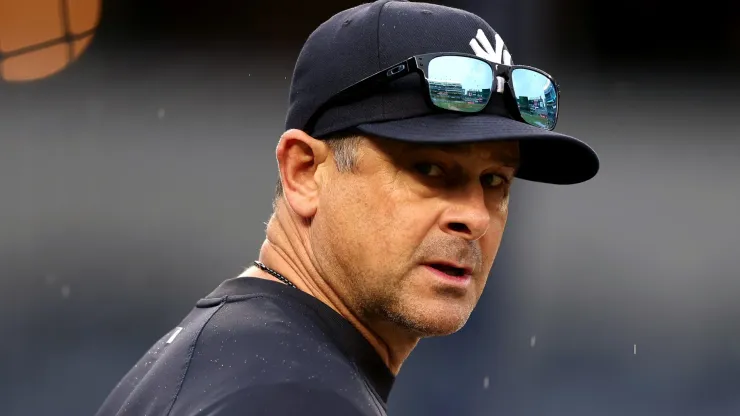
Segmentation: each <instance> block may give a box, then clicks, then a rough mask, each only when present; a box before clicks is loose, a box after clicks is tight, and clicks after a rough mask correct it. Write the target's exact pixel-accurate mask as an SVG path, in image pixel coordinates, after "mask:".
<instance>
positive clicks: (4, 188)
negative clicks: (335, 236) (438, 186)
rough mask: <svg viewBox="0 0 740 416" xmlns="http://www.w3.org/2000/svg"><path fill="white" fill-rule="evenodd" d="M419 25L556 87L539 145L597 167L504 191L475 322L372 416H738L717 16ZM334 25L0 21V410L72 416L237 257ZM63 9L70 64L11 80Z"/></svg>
mask: <svg viewBox="0 0 740 416" xmlns="http://www.w3.org/2000/svg"><path fill="white" fill-rule="evenodd" d="M26 1H27V3H25V2H26ZM64 3H65V2H64V1H62V2H61V4H64ZM83 3H84V4H83ZM440 3H441V4H446V5H450V6H456V7H461V8H465V9H468V10H470V11H472V12H475V13H477V14H479V15H481V16H482V17H484V18H485V19H486V20H488V21H489V23H490V24H491V25H492V26H493V27H494V29H496V30H497V31H498V32H499V33H500V34H501V35H502V37H503V38H504V40H505V41H506V42H507V45H508V47H509V49H510V50H511V52H512V55H513V58H514V61H515V62H516V63H524V64H529V65H534V66H538V67H541V68H543V69H545V70H546V71H548V72H550V73H551V74H553V75H554V76H555V77H556V79H558V81H559V82H560V84H561V85H562V89H563V95H562V106H561V122H560V124H559V126H558V131H561V132H565V133H570V134H573V135H575V136H576V137H579V138H582V139H585V140H587V141H589V142H590V143H592V144H593V146H594V147H595V148H596V150H597V151H598V152H599V153H600V156H601V158H602V164H603V167H602V171H601V173H600V175H599V176H598V177H597V178H596V179H594V180H593V181H591V182H588V183H585V184H582V185H577V186H572V187H558V186H549V185H538V184H532V183H525V182H519V183H517V184H516V187H515V191H514V199H513V202H512V204H513V205H512V214H511V220H510V224H509V228H508V229H507V232H506V235H505V238H504V244H503V247H502V250H501V252H500V254H499V256H498V258H497V262H496V265H495V266H494V270H493V272H492V277H491V279H490V280H489V282H490V283H489V287H488V288H487V289H486V292H485V294H484V296H483V298H482V300H481V303H480V306H479V308H478V309H477V310H476V312H475V313H474V314H473V317H472V318H471V320H470V322H469V324H468V325H467V326H466V327H465V328H464V329H463V330H462V331H460V332H459V333H457V334H455V335H453V336H451V337H447V338H440V339H433V340H427V341H424V342H422V343H421V345H420V346H419V348H418V349H417V351H416V352H415V353H414V354H413V355H412V357H411V358H410V360H409V361H408V362H407V363H406V364H405V366H404V368H403V370H402V372H401V374H400V376H399V378H398V380H397V384H396V388H395V391H394V393H393V394H392V396H391V403H390V411H391V414H401V415H508V416H514V415H524V416H532V415H537V416H540V415H542V416H550V415H568V416H594V415H596V416H602V415H603V416H611V415H630V416H638V415H645V416H653V415H671V416H736V415H738V414H740V330H738V318H740V303H738V302H737V300H736V299H737V296H738V294H739V293H740V280H739V279H738V274H739V273H740V264H739V263H738V247H739V246H740V221H739V220H738V218H737V217H738V214H739V213H740V209H738V206H740V185H739V184H738V183H739V181H738V178H740V163H739V162H740V144H739V143H738V137H740V100H739V99H738V93H739V92H740V83H738V80H737V69H738V58H740V25H738V24H737V21H736V16H738V11H740V10H738V9H740V7H739V6H738V3H737V2H730V1H729V0H728V1H724V2H721V1H711V0H710V1H706V2H703V3H702V4H701V5H694V4H692V5H685V6H681V5H679V3H670V2H659V1H657V0H641V1H633V0H622V1H619V2H605V1H601V2H597V1H587V0H518V1H516V0H486V1H482V0H450V1H441V2H440ZM31 4H32V5H33V6H32V7H31V6H29V5H31ZM356 4H358V2H353V1H348V0H347V1H341V0H322V1H312V2H303V3H299V2H285V1H279V0H275V1H269V2H267V1H266V2H244V1H227V0H213V1H210V2H204V1H203V2H195V1H190V0H179V1H173V0H146V1H145V0H107V1H106V0H104V1H103V2H102V3H98V2H97V1H95V0H89V1H88V0H84V1H83V0H74V1H70V2H69V4H68V5H67V7H66V8H62V7H61V6H60V1H58V0H33V1H31V0H23V2H21V1H20V0H0V6H1V7H0V59H2V63H0V67H2V68H3V72H2V74H4V75H3V76H4V79H5V81H0V201H1V202H2V203H1V204H0V207H1V208H0V214H1V215H0V275H1V276H2V279H0V293H2V294H3V301H2V302H0V312H1V313H0V337H1V338H0V339H2V342H0V356H2V357H3V358H2V359H0V414H2V415H6V416H21V415H23V416H25V415H49V414H54V415H86V414H92V413H94V412H95V410H96V409H97V407H98V406H99V405H100V403H101V402H102V401H103V399H104V398H105V396H106V395H107V393H108V392H109V391H110V389H111V388H112V387H113V386H114V385H115V383H116V382H117V381H118V379H119V378H120V377H121V376H122V375H123V374H124V373H125V372H126V371H127V370H128V369H129V367H130V366H131V365H132V364H134V362H135V361H136V360H137V359H138V358H139V356H140V355H141V354H142V353H143V352H144V351H145V350H146V349H147V348H148V346H149V345H150V344H151V343H152V342H153V341H154V340H156V339H157V338H158V337H159V336H161V334H162V333H163V332H165V331H167V330H169V329H170V328H171V327H172V325H173V324H175V323H176V322H178V321H179V320H180V319H181V317H182V316H183V315H184V314H185V313H187V311H188V310H189V309H190V307H191V306H192V305H193V303H194V302H195V300H197V298H198V297H199V296H201V295H203V294H205V293H207V292H209V291H210V290H211V289H212V288H213V287H214V286H216V285H217V284H218V283H219V282H220V281H222V280H223V279H226V278H229V277H232V276H235V275H236V274H238V273H239V272H240V271H241V267H242V266H244V265H246V264H248V263H249V262H250V261H251V260H252V259H253V258H254V256H255V255H256V252H257V250H258V248H259V244H260V243H261V240H262V237H263V228H264V224H263V221H265V220H267V218H268V216H269V214H270V210H271V206H270V199H271V196H272V191H273V186H274V182H275V175H276V169H275V163H274V159H273V154H274V153H273V152H274V146H275V144H276V143H277V138H278V136H279V135H280V133H281V132H282V131H281V126H282V123H283V115H284V111H285V108H286V102H287V92H288V87H289V80H290V75H291V70H292V66H293V62H294V59H295V57H296V56H297V53H298V51H299V49H300V47H301V44H302V42H303V40H304V39H305V38H306V36H307V35H308V34H309V33H310V32H311V30H313V28H314V27H315V26H316V25H318V24H319V23H320V22H322V21H323V20H325V19H326V18H328V17H329V16H331V15H332V14H333V13H335V12H337V11H339V10H341V9H343V8H346V7H349V6H352V5H356ZM98 7H99V10H98V9H97V8H98ZM22 8H25V9H26V10H28V9H29V8H33V9H34V10H33V11H34V13H32V14H31V15H25V16H24V15H23V14H22V13H20V11H19V10H21V9H22ZM63 10H66V13H67V14H68V15H70V16H73V17H74V16H76V17H75V18H76V19H78V20H77V22H78V23H79V24H76V25H68V28H69V29H70V32H73V34H74V36H71V37H70V38H69V40H70V41H74V42H76V43H74V44H73V48H71V49H70V48H67V47H66V46H64V45H61V46H60V48H58V49H57V50H56V51H55V52H49V54H50V55H48V56H40V55H36V57H35V58H34V57H32V56H31V57H29V56H26V58H24V59H30V61H25V62H21V61H19V60H18V59H20V58H18V57H19V56H20V55H19V54H18V53H13V51H17V46H18V45H19V43H18V42H20V41H19V39H20V40H21V41H22V40H23V39H25V38H23V36H25V35H24V34H25V33H27V32H28V31H31V30H36V29H38V28H39V27H41V26H44V25H46V26H44V27H50V26H49V23H48V21H47V20H48V19H52V18H58V16H59V13H60V12H61V11H63ZM80 10H82V11H80ZM21 11H22V10H21ZM97 11H99V12H100V13H99V14H98V13H97ZM19 13H20V14H19ZM75 13H77V14H75ZM29 16H30V17H29ZM98 17H99V19H98ZM44 19H47V20H44ZM91 28H92V29H91ZM93 32H94V35H92V37H90V35H91V34H92V33H93ZM19 33H20V34H21V35H23V36H21V35H19ZM28 33H30V32H28ZM51 33H52V35H54V36H51V35H49V36H46V35H45V36H46V38H44V39H41V41H43V40H45V39H46V40H48V39H52V38H54V37H60V36H61V35H62V33H63V32H62V29H61V26H58V27H56V28H54V29H53V30H52V32H51ZM19 36H20V37H19ZM85 36H88V38H85ZM90 39H92V41H91V42H89V44H88V41H89V40H90ZM14 42H15V43H14ZM34 42H36V41H35V40H34ZM21 43H22V42H21ZM83 43H84V44H83ZM85 44H87V45H88V46H87V47H86V48H85V47H84V46H85ZM21 46H23V45H21ZM50 47H51V46H50ZM29 51H30V49H29ZM52 55H53V56H52ZM70 57H72V58H75V61H74V62H73V63H71V64H70V65H68V66H66V68H63V69H62V70H61V71H59V72H56V73H49V74H44V73H42V72H43V71H40V72H38V73H36V74H35V75H34V76H33V77H35V78H38V79H35V80H31V81H26V82H11V81H12V78H13V77H18V76H19V74H23V73H24V71H26V72H25V73H26V74H28V72H27V71H29V70H30V69H29V68H34V67H36V68H38V65H57V66H60V65H61V66H64V65H65V64H64V62H66V60H68V59H69V58H70ZM15 58H18V59H15ZM13 59H15V61H13ZM54 62H56V63H54ZM29 77H30V75H29Z"/></svg>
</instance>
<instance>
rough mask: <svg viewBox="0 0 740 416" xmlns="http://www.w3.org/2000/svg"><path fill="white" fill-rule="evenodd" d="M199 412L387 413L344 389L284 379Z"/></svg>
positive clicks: (239, 415) (232, 415) (219, 415)
mask: <svg viewBox="0 0 740 416" xmlns="http://www.w3.org/2000/svg"><path fill="white" fill-rule="evenodd" d="M202 409H203V410H202V411H200V412H199V413H197V414H198V415H209V416H243V415H244V414H246V413H245V412H247V411H248V412H249V414H250V415H251V414H253V415H271V416H281V415H296V414H304V415H305V414H309V415H313V414H337V415H343V416H371V415H379V414H384V411H383V410H381V409H380V408H379V407H378V406H377V405H376V404H375V403H373V402H371V401H367V400H366V401H362V400H357V398H356V397H352V395H347V394H345V393H343V392H342V391H337V390H334V389H327V388H323V387H320V386H313V385H310V384H307V383H297V382H284V383H275V384H263V385H255V386H250V387H246V388H243V389H240V390H238V391H235V392H233V393H231V394H229V395H227V396H224V397H222V398H220V399H219V400H217V401H214V402H212V403H210V404H209V405H207V406H205V407H202Z"/></svg>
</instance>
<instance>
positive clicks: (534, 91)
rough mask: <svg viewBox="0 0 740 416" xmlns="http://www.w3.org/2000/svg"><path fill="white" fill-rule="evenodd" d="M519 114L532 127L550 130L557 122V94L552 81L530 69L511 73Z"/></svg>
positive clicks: (520, 69)
mask: <svg viewBox="0 0 740 416" xmlns="http://www.w3.org/2000/svg"><path fill="white" fill-rule="evenodd" d="M511 83H512V87H513V89H514V96H515V98H516V103H517V106H518V107H519V112H520V113H521V115H522V118H523V119H524V121H526V122H527V123H528V124H531V125H533V126H537V127H542V128H543V129H547V130H552V129H553V128H555V123H556V122H557V121H558V94H557V91H556V90H555V85H554V84H553V82H552V80H551V79H550V78H548V77H547V76H545V75H544V74H541V73H539V72H537V71H532V70H531V69H524V68H515V69H514V70H512V71H511Z"/></svg>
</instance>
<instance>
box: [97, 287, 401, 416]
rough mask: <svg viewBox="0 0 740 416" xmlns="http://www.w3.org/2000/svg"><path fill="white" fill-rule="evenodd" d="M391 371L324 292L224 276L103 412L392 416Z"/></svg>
mask: <svg viewBox="0 0 740 416" xmlns="http://www.w3.org/2000/svg"><path fill="white" fill-rule="evenodd" d="M393 381H394V377H393V374H392V373H391V372H390V371H389V370H388V367H387V366H386V365H385V364H384V363H383V361H382V360H381V358H380V357H379V356H378V354H377V353H376V352H375V350H374V349H373V348H372V346H371V345H370V344H369V343H368V342H367V340H366V339H365V338H364V337H363V336H362V334H360V333H359V332H358V331H357V330H356V329H355V327H354V326H353V325H351V324H350V323H349V322H348V321H347V320H345V319H344V318H343V317H342V316H341V315H339V314H337V313H336V312H335V311H334V310H333V309H331V308H329V307H328V306H327V305H325V304H323V303H322V302H320V301H319V300H317V299H316V298H314V297H312V296H310V295H308V294H306V293H304V292H302V291H300V290H297V289H294V288H292V287H289V286H286V285H283V284H282V283H277V282H273V281H268V280H264V279H256V278H248V277H241V278H234V279H230V280H227V281H225V282H223V283H222V284H221V285H220V286H219V287H218V288H216V290H214V291H213V293H211V294H210V295H208V296H207V297H206V298H203V299H201V300H200V301H198V302H197V304H196V306H195V308H193V310H192V311H191V312H190V314H188V316H187V317H186V318H185V319H184V320H183V321H182V322H181V323H180V324H178V325H177V326H176V327H175V328H173V329H172V330H171V331H169V332H168V333H167V334H165V335H164V336H163V337H162V338H161V339H160V340H159V341H157V343H156V344H154V345H153V346H152V348H151V349H150V350H149V351H148V352H147V353H146V354H145V355H144V356H143V357H142V358H141V359H140V360H139V362H138V363H137V364H136V365H135V366H134V368H132V369H131V370H130V371H129V373H128V374H126V376H125V377H124V378H123V379H122V380H121V382H120V383H118V385H117V386H116V387H115V389H114V390H113V391H112V392H111V393H110V395H109V396H108V398H107V399H106V401H105V403H104V404H103V406H102V407H101V408H100V410H99V411H98V413H97V415H98V416H113V415H117V416H124V415H136V416H140V415H149V416H160V415H161V416H164V415H169V416H180V415H183V416H184V415H188V416H195V415H198V416H201V415H211V416H227V415H228V416H231V415H240V416H241V415H275V416H279V415H310V414H322V415H334V414H336V415H348V416H353V415H358V416H359V415H368V416H369V415H385V414H386V408H387V407H386V406H387V400H388V394H389V393H390V389H391V387H392V385H393Z"/></svg>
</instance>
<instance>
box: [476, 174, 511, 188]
mask: <svg viewBox="0 0 740 416" xmlns="http://www.w3.org/2000/svg"><path fill="white" fill-rule="evenodd" d="M481 182H483V185H485V186H488V187H491V188H498V187H499V186H501V185H503V184H504V183H505V182H506V178H504V177H503V176H501V175H496V174H495V173H489V174H486V175H483V176H481Z"/></svg>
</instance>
